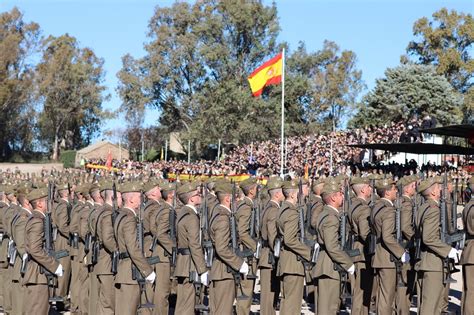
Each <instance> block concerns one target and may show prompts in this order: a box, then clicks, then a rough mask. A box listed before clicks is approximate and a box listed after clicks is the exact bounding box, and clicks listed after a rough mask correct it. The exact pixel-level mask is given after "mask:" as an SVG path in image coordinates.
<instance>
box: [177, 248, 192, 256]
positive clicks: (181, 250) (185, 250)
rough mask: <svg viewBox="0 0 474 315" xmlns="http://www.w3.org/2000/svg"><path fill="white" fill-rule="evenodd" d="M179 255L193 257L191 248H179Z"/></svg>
mask: <svg viewBox="0 0 474 315" xmlns="http://www.w3.org/2000/svg"><path fill="white" fill-rule="evenodd" d="M178 254H179V255H191V251H190V250H189V248H178Z"/></svg>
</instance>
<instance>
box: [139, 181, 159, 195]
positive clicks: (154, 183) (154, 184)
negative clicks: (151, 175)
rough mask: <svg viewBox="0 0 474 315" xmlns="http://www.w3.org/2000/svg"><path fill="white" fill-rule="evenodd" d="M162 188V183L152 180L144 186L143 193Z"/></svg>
mask: <svg viewBox="0 0 474 315" xmlns="http://www.w3.org/2000/svg"><path fill="white" fill-rule="evenodd" d="M159 186H161V183H160V182H159V181H158V180H157V179H150V180H149V181H147V182H146V183H144V184H143V191H144V192H148V191H150V190H152V189H153V188H155V187H159Z"/></svg>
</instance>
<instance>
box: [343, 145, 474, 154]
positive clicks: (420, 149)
mask: <svg viewBox="0 0 474 315" xmlns="http://www.w3.org/2000/svg"><path fill="white" fill-rule="evenodd" d="M349 146H350V147H356V148H362V149H373V150H382V151H390V152H406V153H415V154H460V155H474V148H466V147H461V146H456V145H447V144H432V143H369V144H351V145H349Z"/></svg>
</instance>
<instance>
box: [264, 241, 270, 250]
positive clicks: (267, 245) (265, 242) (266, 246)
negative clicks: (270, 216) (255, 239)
mask: <svg viewBox="0 0 474 315" xmlns="http://www.w3.org/2000/svg"><path fill="white" fill-rule="evenodd" d="M262 247H263V248H270V243H268V240H262Z"/></svg>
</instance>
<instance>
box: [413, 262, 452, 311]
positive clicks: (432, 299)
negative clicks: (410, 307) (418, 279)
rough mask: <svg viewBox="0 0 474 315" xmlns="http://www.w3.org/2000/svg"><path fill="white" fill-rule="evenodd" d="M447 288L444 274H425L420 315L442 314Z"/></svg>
mask: <svg viewBox="0 0 474 315" xmlns="http://www.w3.org/2000/svg"><path fill="white" fill-rule="evenodd" d="M445 287H446V285H445V284H444V276H443V272H438V271H424V272H423V282H422V288H421V306H420V309H419V314H420V315H428V314H430V315H432V314H441V308H442V303H443V302H442V300H443V294H444V290H445Z"/></svg>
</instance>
